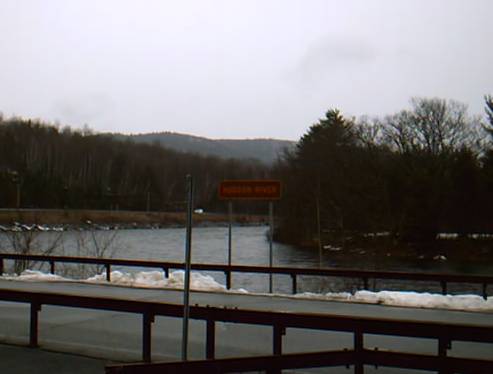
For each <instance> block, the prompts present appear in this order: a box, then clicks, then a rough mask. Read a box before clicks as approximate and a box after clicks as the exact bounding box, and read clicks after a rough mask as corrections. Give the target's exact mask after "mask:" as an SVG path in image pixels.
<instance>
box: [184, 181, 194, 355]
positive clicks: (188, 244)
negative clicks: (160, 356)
mask: <svg viewBox="0 0 493 374" xmlns="http://www.w3.org/2000/svg"><path fill="white" fill-rule="evenodd" d="M187 188H188V191H187V192H188V193H187V195H188V197H187V234H186V240H185V274H184V285H183V335H182V340H181V342H182V346H181V359H182V361H186V360H187V352H188V319H189V315H190V268H191V262H192V212H193V178H192V176H191V175H187Z"/></svg>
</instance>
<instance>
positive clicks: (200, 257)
mask: <svg viewBox="0 0 493 374" xmlns="http://www.w3.org/2000/svg"><path fill="white" fill-rule="evenodd" d="M267 233H268V227H267V226H239V227H233V241H232V242H233V246H232V263H233V264H241V265H246V264H248V265H263V266H268V264H269V242H268V239H267ZM58 237H60V238H59V240H60V242H59V243H58V244H59V246H58V247H57V249H56V250H55V253H56V254H65V255H79V256H95V255H96V254H97V253H98V252H99V253H103V256H110V257H114V258H131V259H145V260H162V261H173V262H183V261H184V254H185V229H184V228H169V229H142V230H119V231H66V232H63V233H54V232H45V233H37V234H36V235H34V237H33V239H32V243H31V245H32V246H33V248H34V249H35V250H36V251H38V250H39V249H41V250H43V248H47V247H49V246H50V245H51V244H52V243H53V242H54V241H55V239H56V238H58ZM0 245H1V246H2V248H3V250H4V251H10V250H8V248H9V246H11V238H10V239H9V238H8V237H7V236H6V234H4V235H3V236H2V237H1V239H0ZM227 246H228V229H227V227H198V228H194V229H193V235H192V262H194V263H214V264H227V262H228V259H227V253H228V247H227ZM105 247H107V248H106V250H105ZM273 263H274V266H276V265H277V266H281V265H282V266H295V267H318V266H319V254H318V251H316V250H309V249H303V248H296V247H293V246H289V245H283V244H279V243H274V244H273ZM322 266H323V267H344V268H360V269H370V270H399V271H417V272H421V271H433V272H455V273H470V274H474V273H483V274H488V273H491V272H492V270H493V266H492V265H491V264H490V263H489V262H488V261H485V262H484V263H482V264H479V265H478V264H477V263H475V264H469V265H468V264H465V263H464V262H461V263H453V262H451V261H433V260H427V261H423V260H420V259H405V260H404V259H402V258H393V257H391V256H390V257H389V256H383V257H379V258H375V256H369V255H367V254H365V253H359V252H356V253H347V254H343V253H341V252H338V253H337V255H336V254H334V252H332V251H329V250H327V251H324V252H323V254H322ZM121 270H125V271H136V270H142V269H135V268H134V269H132V268H125V269H121ZM210 275H212V276H213V277H214V278H215V279H216V280H217V281H218V282H221V283H224V275H223V274H222V273H210ZM298 285H299V291H312V292H327V291H341V290H354V289H356V288H358V287H360V286H361V282H360V280H357V279H342V280H341V279H334V278H329V279H321V278H317V277H299V280H298ZM233 286H234V287H235V288H239V287H242V288H246V289H248V290H251V291H266V290H267V289H268V276H266V275H259V274H235V275H234V276H233ZM371 286H372V287H375V288H376V289H382V288H385V289H408V290H409V289H412V290H418V291H419V290H432V291H439V290H440V288H439V285H435V284H426V283H412V284H410V283H409V282H401V281H390V282H389V281H386V282H384V281H377V282H373V283H372V284H371ZM274 288H275V290H276V291H278V292H290V290H291V278H290V277H289V276H282V275H279V276H275V277H274ZM450 290H452V291H453V290H454V288H453V287H452V288H450ZM455 290H456V291H457V292H464V291H473V290H476V287H474V286H457V287H456V288H455Z"/></svg>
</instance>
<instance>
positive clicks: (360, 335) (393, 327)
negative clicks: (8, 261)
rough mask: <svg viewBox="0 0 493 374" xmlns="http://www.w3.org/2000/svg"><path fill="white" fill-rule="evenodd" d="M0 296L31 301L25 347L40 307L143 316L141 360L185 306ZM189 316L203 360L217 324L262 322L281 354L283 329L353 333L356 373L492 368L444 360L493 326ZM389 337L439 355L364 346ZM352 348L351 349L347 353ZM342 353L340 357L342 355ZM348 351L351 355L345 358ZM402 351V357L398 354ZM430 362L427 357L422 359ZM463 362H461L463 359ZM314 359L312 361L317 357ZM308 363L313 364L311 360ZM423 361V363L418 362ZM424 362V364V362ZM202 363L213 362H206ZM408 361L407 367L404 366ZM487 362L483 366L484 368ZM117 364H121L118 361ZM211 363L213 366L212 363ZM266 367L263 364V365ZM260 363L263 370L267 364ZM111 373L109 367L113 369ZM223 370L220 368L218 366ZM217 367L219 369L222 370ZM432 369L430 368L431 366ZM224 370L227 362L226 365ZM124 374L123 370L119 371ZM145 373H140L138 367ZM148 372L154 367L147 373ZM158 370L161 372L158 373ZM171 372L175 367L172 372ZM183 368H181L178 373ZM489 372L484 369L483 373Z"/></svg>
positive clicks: (492, 336)
mask: <svg viewBox="0 0 493 374" xmlns="http://www.w3.org/2000/svg"><path fill="white" fill-rule="evenodd" d="M0 300H3V301H11V302H23V303H29V304H30V305H31V309H30V310H31V311H30V334H29V345H30V346H32V347H37V346H38V344H39V338H38V325H39V312H40V310H41V308H42V306H43V305H55V306H63V307H75V308H85V309H97V310H108V311H116V312H128V313H136V314H141V315H142V360H143V361H145V362H150V361H151V351H152V349H151V341H152V323H153V322H154V318H155V316H167V317H177V318H181V317H182V316H183V306H182V305H179V304H169V303H161V302H152V301H139V300H125V299H121V298H113V297H95V296H81V295H71V294H65V293H52V292H30V291H19V290H11V289H0ZM190 318H192V319H197V320H202V321H204V322H205V323H206V339H205V340H206V341H205V357H206V359H207V360H209V361H212V362H214V361H215V362H216V364H218V365H219V364H220V362H219V361H218V360H214V358H215V344H216V334H215V331H216V323H217V322H226V323H241V324H252V325H263V326H271V327H272V353H273V355H274V356H276V357H278V356H281V357H282V346H283V335H285V334H286V331H287V329H291V328H296V329H310V330H326V331H339V332H347V333H352V334H353V347H352V350H351V351H350V353H340V352H339V353H338V355H341V356H340V358H339V359H337V360H339V361H337V360H336V361H337V362H336V363H337V364H338V366H339V365H354V372H355V373H356V374H361V373H363V370H364V365H365V364H375V365H383V366H398V367H411V368H415V367H417V366H416V365H422V367H426V368H428V367H429V368H439V370H440V373H451V372H454V371H453V370H452V368H454V366H453V365H456V364H460V365H461V366H460V367H461V368H462V367H463V368H464V370H461V372H465V373H478V372H481V373H484V371H478V370H477V368H478V367H479V366H478V365H483V366H482V367H484V368H492V367H493V361H488V360H475V359H471V358H467V359H458V358H455V357H454V358H450V359H449V358H448V357H447V350H448V349H449V348H451V344H452V343H453V342H455V341H465V342H480V343H489V344H492V343H493V326H491V325H490V326H481V325H469V324H455V323H436V322H424V321H407V320H396V319H387V318H372V317H359V316H358V317H356V316H340V315H327V314H315V313H293V312H274V311H259V310H246V309H236V308H235V309H227V308H218V307H209V306H198V305H195V306H191V307H190ZM365 334H372V335H387V336H396V337H409V338H425V339H434V340H437V341H438V354H437V356H429V357H431V358H429V359H428V358H426V357H428V356H425V358H424V359H423V361H420V362H418V363H416V362H414V361H413V360H412V359H410V357H411V356H409V355H406V354H405V353H399V352H397V353H395V354H394V353H392V354H389V353H388V352H385V351H378V352H376V353H369V351H368V350H366V349H365V347H364V335H365ZM351 352H353V353H351ZM342 355H343V356H342ZM349 355H352V356H351V357H349ZM399 355H400V356H399ZM282 360H283V359H281V361H280V363H275V364H271V363H268V362H267V361H268V359H267V361H265V360H264V361H262V360H259V361H258V362H256V363H255V365H257V366H256V367H258V365H261V366H262V365H267V366H265V367H267V368H268V367H270V366H269V365H274V368H277V367H278V365H281V364H282ZM310 360H312V359H308V358H307V359H306V360H305V361H306V362H305V363H308V364H309V365H308V366H310V365H311V364H313V362H312V361H313V360H312V361H310ZM426 360H428V361H426ZM461 360H462V361H461ZM315 361H316V360H315ZM310 362H311V364H310ZM421 362H422V363H421ZM426 362H427V364H426V365H425V363H426ZM322 363H323V364H324V365H327V366H330V363H327V361H323V362H321V363H320V364H322ZM205 365H211V364H210V362H209V363H205ZM404 365H410V366H404ZM484 365H486V366H484ZM120 367H122V366H121V365H120ZM210 367H214V366H210ZM262 367H264V366H262ZM265 367H264V368H265ZM113 369H114V370H115V371H111V370H113ZM108 370H110V371H109V372H118V370H124V369H122V368H120V369H118V368H112V367H110V368H108ZM221 370H222V369H221ZM221 370H220V371H219V372H221ZM432 370H434V369H432ZM225 371H227V366H225ZM123 372H125V371H123ZM139 372H144V371H139ZM151 372H152V371H151ZM161 372H162V371H161ZM170 372H173V371H170ZM182 372H183V371H182ZM490 372H491V371H489V370H487V371H486V373H490Z"/></svg>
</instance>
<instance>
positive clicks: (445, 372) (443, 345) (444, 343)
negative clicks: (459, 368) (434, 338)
mask: <svg viewBox="0 0 493 374" xmlns="http://www.w3.org/2000/svg"><path fill="white" fill-rule="evenodd" d="M450 348H452V345H451V343H450V340H449V339H447V338H439V339H438V357H440V358H441V359H442V361H441V363H440V371H439V374H451V370H450V368H449V366H448V365H447V363H446V361H445V360H446V358H447V349H450Z"/></svg>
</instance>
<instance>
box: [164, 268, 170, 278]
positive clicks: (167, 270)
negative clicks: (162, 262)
mask: <svg viewBox="0 0 493 374" xmlns="http://www.w3.org/2000/svg"><path fill="white" fill-rule="evenodd" d="M163 271H164V277H165V278H169V268H163Z"/></svg>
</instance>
